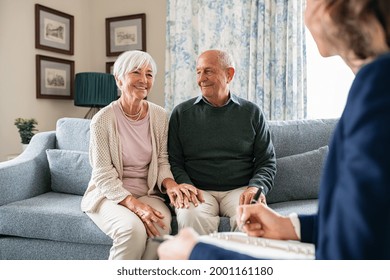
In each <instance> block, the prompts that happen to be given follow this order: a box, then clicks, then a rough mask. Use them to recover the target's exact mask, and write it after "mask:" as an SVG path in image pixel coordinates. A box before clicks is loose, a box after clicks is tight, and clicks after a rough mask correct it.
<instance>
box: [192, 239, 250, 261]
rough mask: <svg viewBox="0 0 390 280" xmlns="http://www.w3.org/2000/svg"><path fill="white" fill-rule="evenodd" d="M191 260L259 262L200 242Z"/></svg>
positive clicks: (193, 251)
mask: <svg viewBox="0 0 390 280" xmlns="http://www.w3.org/2000/svg"><path fill="white" fill-rule="evenodd" d="M189 259H190V260H257V259H256V258H254V257H252V256H248V255H245V254H241V253H238V252H234V251H231V250H226V249H223V248H221V247H218V246H215V245H211V244H206V243H203V242H198V243H197V244H196V245H195V247H194V249H193V250H192V252H191V254H190V258H189Z"/></svg>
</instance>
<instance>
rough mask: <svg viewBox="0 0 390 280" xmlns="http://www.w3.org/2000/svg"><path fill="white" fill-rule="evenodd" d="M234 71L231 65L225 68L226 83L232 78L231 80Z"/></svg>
mask: <svg viewBox="0 0 390 280" xmlns="http://www.w3.org/2000/svg"><path fill="white" fill-rule="evenodd" d="M235 72H236V70H234V68H233V67H229V68H228V69H227V78H228V81H227V83H230V82H231V81H232V80H233V77H234V73H235Z"/></svg>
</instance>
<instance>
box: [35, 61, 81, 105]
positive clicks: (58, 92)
mask: <svg viewBox="0 0 390 280" xmlns="http://www.w3.org/2000/svg"><path fill="white" fill-rule="evenodd" d="M36 89H37V92H36V98H51V99H73V91H74V61H71V60H66V59H60V58H55V57H50V56H44V55H36Z"/></svg>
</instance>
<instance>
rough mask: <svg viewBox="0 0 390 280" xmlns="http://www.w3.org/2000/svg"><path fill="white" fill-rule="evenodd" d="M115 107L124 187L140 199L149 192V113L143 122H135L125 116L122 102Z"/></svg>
mask: <svg viewBox="0 0 390 280" xmlns="http://www.w3.org/2000/svg"><path fill="white" fill-rule="evenodd" d="M113 107H114V113H115V116H116V118H117V121H118V131H119V139H120V143H121V145H122V157H123V187H124V188H126V189H127V190H128V191H129V192H130V193H131V194H132V195H133V196H134V197H136V198H138V197H140V196H144V195H146V194H147V192H148V190H149V188H148V185H147V176H148V170H149V163H150V161H151V160H152V137H151V135H150V117H149V111H148V114H147V115H146V117H145V118H143V119H142V120H139V121H133V120H131V119H130V118H128V117H127V116H126V115H125V113H124V112H123V109H122V106H121V104H120V102H115V104H114V106H113Z"/></svg>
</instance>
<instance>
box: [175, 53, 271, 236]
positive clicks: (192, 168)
mask: <svg viewBox="0 0 390 280" xmlns="http://www.w3.org/2000/svg"><path fill="white" fill-rule="evenodd" d="M234 73H235V68H234V63H233V60H232V58H231V56H230V55H229V54H228V53H226V52H224V51H220V50H208V51H205V52H204V53H202V54H201V55H200V56H199V57H198V59H197V66H196V76H197V83H198V85H199V88H200V90H201V92H202V95H201V96H199V97H196V98H192V99H190V100H188V101H185V102H183V103H182V104H180V105H178V106H177V107H176V108H175V109H174V110H173V112H172V115H171V119H170V123H169V136H168V152H169V161H170V164H171V168H172V172H173V175H174V177H175V179H176V181H177V182H178V183H179V184H184V185H181V186H180V190H179V191H178V190H176V191H175V192H173V191H172V190H167V192H168V195H169V196H170V198H171V201H176V203H175V204H174V206H175V211H176V215H177V220H178V224H179V228H183V227H188V226H189V227H193V228H194V229H195V230H196V231H197V232H198V233H199V234H208V233H211V232H213V231H216V230H217V229H218V225H219V216H227V217H230V226H231V229H232V230H237V224H236V219H235V215H236V208H237V206H238V205H242V204H248V203H250V202H251V200H252V198H253V196H254V195H255V194H256V192H257V191H258V190H259V188H260V189H262V193H261V196H260V201H261V202H263V203H266V199H265V195H266V194H267V192H268V191H269V190H270V189H271V188H272V185H273V179H274V176H275V173H276V161H275V152H274V147H273V144H272V141H271V137H270V132H269V130H268V126H267V124H266V120H265V117H264V115H263V113H262V111H261V109H260V108H259V107H258V106H257V105H256V104H253V103H251V102H249V101H247V100H244V99H242V98H240V97H238V96H236V95H234V94H233V93H232V92H230V89H229V85H230V83H231V81H232V79H233V76H234ZM186 184H187V186H188V187H184V186H186ZM178 188H179V187H178Z"/></svg>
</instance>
